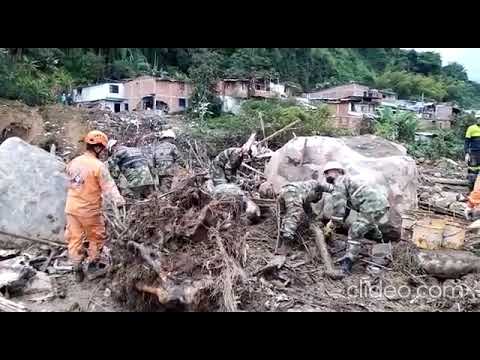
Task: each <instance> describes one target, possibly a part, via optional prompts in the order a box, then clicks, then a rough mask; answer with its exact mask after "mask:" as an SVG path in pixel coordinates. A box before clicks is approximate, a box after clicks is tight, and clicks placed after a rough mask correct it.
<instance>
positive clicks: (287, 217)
mask: <svg viewBox="0 0 480 360" xmlns="http://www.w3.org/2000/svg"><path fill="white" fill-rule="evenodd" d="M278 201H279V205H280V212H281V213H282V215H283V216H282V220H281V225H280V238H281V239H282V241H285V240H286V241H292V240H293V239H294V238H295V234H296V233H297V230H298V228H299V227H300V226H301V225H302V224H303V223H304V222H305V220H306V217H307V216H306V213H305V210H304V208H303V201H302V200H301V198H300V196H298V193H297V192H296V191H294V190H289V189H287V190H283V191H281V192H280V194H279V197H278Z"/></svg>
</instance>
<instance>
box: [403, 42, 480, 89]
mask: <svg viewBox="0 0 480 360" xmlns="http://www.w3.org/2000/svg"><path fill="white" fill-rule="evenodd" d="M405 49H411V48H405ZM414 49H415V50H417V51H435V52H438V53H440V55H441V56H442V61H443V65H448V63H451V62H454V61H455V62H458V63H460V64H462V65H463V66H464V67H465V69H467V72H468V78H469V79H470V80H473V81H477V82H480V48H414Z"/></svg>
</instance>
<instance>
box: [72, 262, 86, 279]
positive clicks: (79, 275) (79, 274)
mask: <svg viewBox="0 0 480 360" xmlns="http://www.w3.org/2000/svg"><path fill="white" fill-rule="evenodd" d="M73 274H74V276H75V282H77V283H81V282H82V281H83V280H84V279H85V273H84V272H83V267H82V263H80V264H76V265H74V266H73Z"/></svg>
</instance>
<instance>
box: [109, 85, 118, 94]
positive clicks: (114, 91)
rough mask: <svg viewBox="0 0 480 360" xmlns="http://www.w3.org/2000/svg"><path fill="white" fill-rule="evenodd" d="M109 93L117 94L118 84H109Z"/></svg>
mask: <svg viewBox="0 0 480 360" xmlns="http://www.w3.org/2000/svg"><path fill="white" fill-rule="evenodd" d="M110 94H118V85H110Z"/></svg>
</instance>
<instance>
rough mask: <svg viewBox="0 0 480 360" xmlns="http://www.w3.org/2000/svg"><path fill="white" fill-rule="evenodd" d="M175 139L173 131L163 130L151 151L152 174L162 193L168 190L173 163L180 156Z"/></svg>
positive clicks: (173, 170) (173, 173) (171, 179)
mask: <svg viewBox="0 0 480 360" xmlns="http://www.w3.org/2000/svg"><path fill="white" fill-rule="evenodd" d="M173 141H175V133H174V132H173V131H172V130H165V131H163V132H162V133H161V134H160V142H159V143H158V144H157V145H156V146H155V149H154V152H153V169H152V172H153V175H154V177H155V181H156V183H157V184H158V187H159V190H160V191H161V192H163V193H166V192H168V191H170V189H171V187H172V181H173V176H174V175H175V164H176V163H177V161H178V159H179V158H180V156H179V152H178V149H177V146H176V145H175V144H174V143H173Z"/></svg>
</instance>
